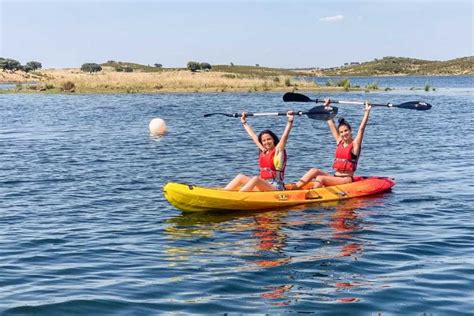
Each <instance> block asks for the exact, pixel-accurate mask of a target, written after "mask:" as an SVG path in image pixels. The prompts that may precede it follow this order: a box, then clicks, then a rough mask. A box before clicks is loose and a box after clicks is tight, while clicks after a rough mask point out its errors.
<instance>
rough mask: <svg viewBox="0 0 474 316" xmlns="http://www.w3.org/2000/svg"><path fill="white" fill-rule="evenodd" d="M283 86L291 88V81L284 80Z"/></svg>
mask: <svg viewBox="0 0 474 316" xmlns="http://www.w3.org/2000/svg"><path fill="white" fill-rule="evenodd" d="M285 86H287V87H290V86H291V80H290V78H286V79H285Z"/></svg>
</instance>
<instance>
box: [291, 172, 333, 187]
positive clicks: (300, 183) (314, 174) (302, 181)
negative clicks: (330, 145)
mask: <svg viewBox="0 0 474 316" xmlns="http://www.w3.org/2000/svg"><path fill="white" fill-rule="evenodd" d="M321 175H323V176H327V175H329V174H328V173H326V172H324V171H322V170H320V169H317V168H311V169H309V170H308V172H306V173H305V174H304V176H302V177H301V179H300V180H299V181H298V182H296V185H295V187H294V188H292V189H295V190H298V189H301V188H302V187H303V186H304V185H305V184H306V183H308V182H311V180H313V179H314V178H316V177H318V176H321Z"/></svg>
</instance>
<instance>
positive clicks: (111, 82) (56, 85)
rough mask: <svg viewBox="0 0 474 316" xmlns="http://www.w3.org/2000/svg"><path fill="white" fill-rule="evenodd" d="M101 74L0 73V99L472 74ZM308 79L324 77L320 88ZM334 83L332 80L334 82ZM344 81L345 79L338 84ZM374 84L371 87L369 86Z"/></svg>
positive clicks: (279, 88)
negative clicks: (35, 95)
mask: <svg viewBox="0 0 474 316" xmlns="http://www.w3.org/2000/svg"><path fill="white" fill-rule="evenodd" d="M104 68H105V69H103V70H102V71H101V72H99V73H93V74H90V73H84V72H82V71H80V70H79V69H77V68H68V69H45V70H42V71H37V72H33V73H6V72H3V73H2V72H0V84H4V85H15V87H12V88H10V89H0V94H8V93H12V94H15V93H25V94H31V93H38V94H137V93H141V94H160V93H225V92H236V93H261V92H289V91H317V92H351V91H352V92H360V91H365V92H370V91H384V90H385V91H389V90H391V88H390V87H378V84H377V82H374V84H373V85H372V84H368V85H367V86H365V87H362V86H352V85H351V83H350V80H351V77H354V78H356V77H357V78H360V77H368V78H369V77H374V78H377V77H379V78H384V77H425V76H426V77H429V76H435V77H443V76H459V77H464V76H466V77H470V76H472V75H449V74H443V75H441V74H436V75H401V74H397V75H373V76H321V75H318V76H291V75H283V74H275V75H267V76H263V75H256V74H239V73H228V72H217V71H210V72H190V71H188V70H163V71H160V72H140V71H136V72H130V73H123V72H116V71H114V70H112V69H110V68H108V67H104ZM310 78H325V79H326V78H327V79H329V80H328V82H327V83H326V84H318V83H316V82H315V81H313V80H311V79H310ZM331 78H334V80H335V81H332V80H331ZM341 78H344V79H343V80H340V79H341ZM371 85H372V86H371Z"/></svg>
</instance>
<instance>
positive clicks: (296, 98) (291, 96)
mask: <svg viewBox="0 0 474 316" xmlns="http://www.w3.org/2000/svg"><path fill="white" fill-rule="evenodd" d="M283 101H285V102H316V103H324V100H322V99H315V100H313V99H311V98H309V97H307V96H305V95H303V94H300V93H293V92H287V93H285V94H284V95H283ZM331 103H339V104H362V105H363V104H365V103H364V102H360V101H336V100H331ZM370 105H371V106H385V107H389V108H401V109H410V110H418V111H425V110H429V109H431V104H428V103H426V102H421V101H410V102H405V103H401V104H393V103H387V104H372V103H370Z"/></svg>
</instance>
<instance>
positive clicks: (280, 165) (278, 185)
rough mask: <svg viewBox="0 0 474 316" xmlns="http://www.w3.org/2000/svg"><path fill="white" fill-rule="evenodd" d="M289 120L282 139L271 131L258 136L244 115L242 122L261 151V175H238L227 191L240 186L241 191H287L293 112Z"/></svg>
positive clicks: (288, 116)
mask: <svg viewBox="0 0 474 316" xmlns="http://www.w3.org/2000/svg"><path fill="white" fill-rule="evenodd" d="M286 116H287V118H288V120H287V123H286V126H285V130H284V131H283V134H282V135H281V139H280V140H278V137H277V136H276V135H275V133H273V132H272V131H270V130H264V131H262V132H261V133H260V134H259V135H258V136H257V135H256V134H255V132H254V131H253V129H252V128H251V127H250V125H248V123H247V116H246V113H242V116H241V117H240V121H241V122H242V125H243V126H244V128H245V131H246V132H247V134H249V136H250V138H251V139H252V140H253V142H254V143H255V145H257V147H258V149H259V156H258V165H259V167H260V175H259V176H254V177H248V176H246V175H244V174H239V175H237V176H236V177H235V178H234V179H233V180H232V181H231V182H229V184H227V185H226V187H225V188H224V189H225V190H236V189H237V188H239V187H240V186H242V187H241V189H240V191H242V192H246V191H275V190H278V191H281V190H285V185H284V183H283V179H284V176H285V167H286V151H285V146H286V142H287V140H288V136H289V135H290V131H291V128H292V127H293V119H294V115H293V111H288V112H287V113H286Z"/></svg>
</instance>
